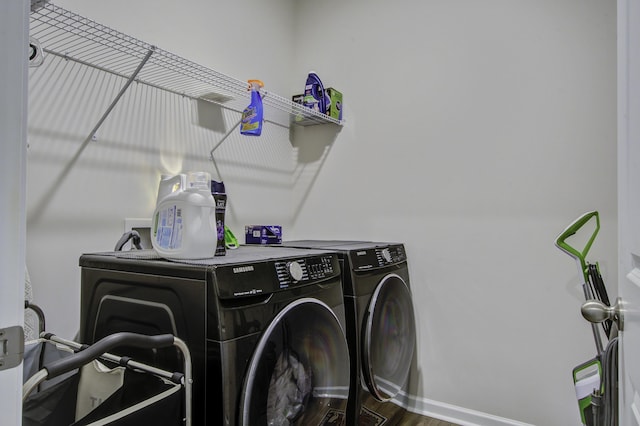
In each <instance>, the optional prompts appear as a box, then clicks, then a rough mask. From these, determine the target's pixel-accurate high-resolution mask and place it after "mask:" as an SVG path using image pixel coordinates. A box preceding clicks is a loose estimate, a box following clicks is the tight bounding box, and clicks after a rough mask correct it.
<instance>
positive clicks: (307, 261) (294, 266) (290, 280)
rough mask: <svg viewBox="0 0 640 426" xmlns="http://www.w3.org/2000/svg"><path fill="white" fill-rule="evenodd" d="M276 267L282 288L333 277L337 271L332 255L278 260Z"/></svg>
mask: <svg viewBox="0 0 640 426" xmlns="http://www.w3.org/2000/svg"><path fill="white" fill-rule="evenodd" d="M275 268H276V274H277V276H278V283H279V285H280V288H281V289H282V288H288V287H290V286H294V285H299V284H308V283H311V282H314V281H320V280H324V279H327V278H331V277H333V276H334V275H335V274H336V272H337V271H336V267H335V265H334V256H332V255H327V256H319V257H305V258H300V259H290V260H286V261H278V262H275Z"/></svg>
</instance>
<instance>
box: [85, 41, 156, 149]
mask: <svg viewBox="0 0 640 426" xmlns="http://www.w3.org/2000/svg"><path fill="white" fill-rule="evenodd" d="M155 50H156V48H155V47H154V46H152V47H151V49H149V51H148V52H147V54H146V55H145V56H144V58H142V61H141V62H140V64H138V67H137V68H136V70H135V71H134V72H133V74H131V76H130V77H129V79H128V80H127V82H126V83H125V85H124V86H122V89H120V91H119V92H118V94H117V95H116V97H115V99H114V100H113V101H111V104H110V105H109V107H108V108H107V110H106V111H105V112H104V114H102V117H100V120H98V123H97V124H96V125H95V126H94V127H93V129H92V130H91V133H89V136H88V137H87V139H85V140H84V142H83V143H82V147H81V148H84V146H85V145H86V144H87V143H89V141H91V140H92V139H93V137H94V136H95V135H96V132H97V131H98V129H99V128H100V126H102V123H104V121H105V120H106V119H107V117H108V116H109V114H111V111H113V108H115V106H116V104H117V103H118V102H119V101H120V98H122V95H124V92H126V91H127V89H128V88H129V86H131V83H133V82H134V80H135V79H136V77H137V76H138V74H140V71H141V70H142V67H143V66H144V64H146V63H147V61H148V60H149V58H150V57H151V55H152V54H153V52H154V51H155Z"/></svg>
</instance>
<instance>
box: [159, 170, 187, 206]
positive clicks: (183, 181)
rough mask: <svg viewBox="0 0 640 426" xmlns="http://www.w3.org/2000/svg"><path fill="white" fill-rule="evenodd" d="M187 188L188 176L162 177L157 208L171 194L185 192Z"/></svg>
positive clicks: (181, 174)
mask: <svg viewBox="0 0 640 426" xmlns="http://www.w3.org/2000/svg"><path fill="white" fill-rule="evenodd" d="M186 187H187V175H186V174H185V173H180V174H177V175H175V176H171V175H161V176H160V185H158V198H156V207H157V206H158V204H160V202H161V201H162V200H163V199H164V197H166V196H167V195H169V194H172V193H174V192H176V191H184V189H185V188H186Z"/></svg>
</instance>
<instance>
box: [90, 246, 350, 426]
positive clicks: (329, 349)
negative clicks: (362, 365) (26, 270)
mask: <svg viewBox="0 0 640 426" xmlns="http://www.w3.org/2000/svg"><path fill="white" fill-rule="evenodd" d="M80 266H81V268H82V270H81V277H82V278H81V281H82V289H81V329H80V334H81V336H80V337H81V339H82V341H84V342H87V343H91V342H94V341H96V340H98V339H100V338H101V337H103V336H105V335H108V334H111V333H114V332H117V331H134V332H142V333H147V334H158V333H167V332H169V333H173V334H175V335H177V336H178V337H180V338H182V339H183V340H184V341H186V343H187V345H188V346H189V349H190V350H191V355H192V359H193V377H194V379H193V380H194V383H193V400H192V405H193V407H192V408H193V419H194V421H193V424H197V425H243V426H263V425H320V424H337V423H335V421H336V420H340V419H344V416H345V412H346V410H347V403H348V394H349V375H350V362H349V352H348V347H347V341H346V336H345V332H344V330H345V309H344V299H343V294H342V288H341V278H340V277H341V271H340V263H339V260H338V257H337V256H336V254H335V253H332V252H327V251H321V250H315V251H310V252H302V251H301V250H295V249H277V250H276V249H273V248H270V247H259V246H254V247H250V246H241V247H240V248H238V249H237V250H229V251H227V255H226V256H224V257H216V258H213V259H206V260H203V261H192V263H189V264H187V263H184V262H171V261H167V260H162V259H158V258H157V255H155V252H153V251H152V250H141V251H130V252H113V253H102V254H86V255H83V256H82V257H81V258H80ZM131 351H132V349H131V348H118V349H117V350H116V351H114V352H116V353H119V352H122V353H123V354H126V355H131V354H132V352H131ZM177 356H178V355H177V354H176V353H175V352H173V351H172V350H167V351H160V350H155V351H147V352H138V353H135V352H134V353H133V355H132V357H133V358H140V359H142V360H143V361H146V362H153V363H155V364H157V365H160V366H162V367H164V368H174V367H175V368H176V369H177V368H179V367H178V362H179V360H178V359H177Z"/></svg>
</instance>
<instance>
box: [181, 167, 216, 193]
mask: <svg viewBox="0 0 640 426" xmlns="http://www.w3.org/2000/svg"><path fill="white" fill-rule="evenodd" d="M187 190H192V191H205V190H206V191H208V192H210V191H211V174H209V173H207V172H190V173H189V175H188V176H187Z"/></svg>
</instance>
